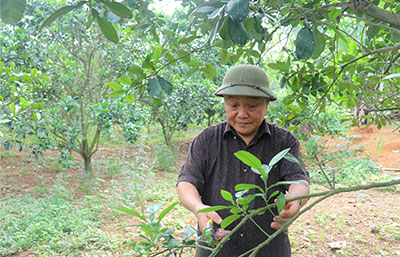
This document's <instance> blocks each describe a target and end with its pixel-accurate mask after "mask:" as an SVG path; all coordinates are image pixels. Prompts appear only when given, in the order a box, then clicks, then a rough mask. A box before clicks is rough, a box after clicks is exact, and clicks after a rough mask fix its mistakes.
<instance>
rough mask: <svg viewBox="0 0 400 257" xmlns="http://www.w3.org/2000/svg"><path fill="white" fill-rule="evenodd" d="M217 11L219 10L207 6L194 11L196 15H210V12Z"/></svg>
mask: <svg viewBox="0 0 400 257" xmlns="http://www.w3.org/2000/svg"><path fill="white" fill-rule="evenodd" d="M215 9H217V8H215V7H213V6H208V5H206V6H200V7H198V8H197V9H196V10H194V12H195V13H210V12H213V11H215Z"/></svg>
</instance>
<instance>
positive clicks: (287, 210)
mask: <svg viewBox="0 0 400 257" xmlns="http://www.w3.org/2000/svg"><path fill="white" fill-rule="evenodd" d="M293 197H295V196H294V195H291V194H290V193H288V194H286V199H290V198H293ZM300 208H301V206H300V201H299V200H296V201H292V202H288V203H286V204H285V206H284V207H283V210H282V211H281V213H280V214H279V216H275V217H274V221H273V222H272V223H271V228H274V229H276V230H278V229H280V228H281V227H282V225H283V224H285V223H286V222H288V221H289V220H290V219H291V218H293V217H294V216H295V215H296V214H297V213H298V212H299V211H300Z"/></svg>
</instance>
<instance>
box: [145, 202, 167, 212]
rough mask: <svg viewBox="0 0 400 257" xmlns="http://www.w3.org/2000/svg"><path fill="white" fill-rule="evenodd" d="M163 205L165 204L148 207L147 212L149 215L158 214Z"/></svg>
mask: <svg viewBox="0 0 400 257" xmlns="http://www.w3.org/2000/svg"><path fill="white" fill-rule="evenodd" d="M162 205H163V203H155V204H152V205H150V206H148V207H147V208H146V210H147V211H148V212H149V213H152V214H153V213H156V212H158V211H159V210H160V209H161V207H162Z"/></svg>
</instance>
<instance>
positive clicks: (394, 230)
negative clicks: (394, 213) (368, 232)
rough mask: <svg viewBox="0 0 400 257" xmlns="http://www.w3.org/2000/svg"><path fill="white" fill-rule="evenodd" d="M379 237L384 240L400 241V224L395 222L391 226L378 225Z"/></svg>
mask: <svg viewBox="0 0 400 257" xmlns="http://www.w3.org/2000/svg"><path fill="white" fill-rule="evenodd" d="M378 236H379V237H382V238H393V239H400V223H398V222H393V223H392V224H389V225H383V224H379V225H378Z"/></svg>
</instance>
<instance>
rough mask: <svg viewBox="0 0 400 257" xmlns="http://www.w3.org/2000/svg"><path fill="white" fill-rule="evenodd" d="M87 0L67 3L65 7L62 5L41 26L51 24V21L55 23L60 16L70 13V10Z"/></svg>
mask: <svg viewBox="0 0 400 257" xmlns="http://www.w3.org/2000/svg"><path fill="white" fill-rule="evenodd" d="M85 2H86V1H80V2H79V3H77V4H76V5H66V6H64V7H61V8H60V9H58V10H57V11H55V12H54V13H53V14H52V15H50V16H49V17H48V18H47V19H46V20H45V21H44V22H43V23H42V25H40V28H41V29H42V28H44V27H47V26H50V24H51V23H53V21H55V20H56V19H57V18H59V17H60V16H63V15H65V14H66V13H69V12H70V11H72V10H74V9H76V8H78V7H81V6H82V5H83V4H84V3H85Z"/></svg>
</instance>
